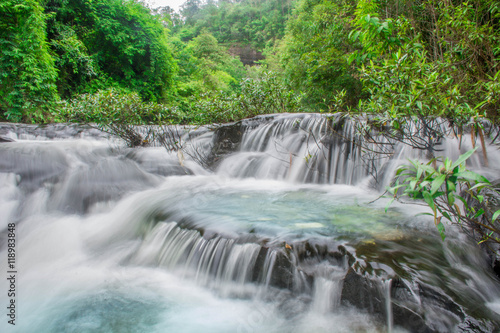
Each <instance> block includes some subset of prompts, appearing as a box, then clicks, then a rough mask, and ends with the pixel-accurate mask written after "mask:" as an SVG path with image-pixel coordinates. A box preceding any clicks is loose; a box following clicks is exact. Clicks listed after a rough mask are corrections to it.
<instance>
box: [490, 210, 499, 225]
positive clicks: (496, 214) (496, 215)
mask: <svg viewBox="0 0 500 333" xmlns="http://www.w3.org/2000/svg"><path fill="white" fill-rule="evenodd" d="M499 216H500V209H499V210H497V211H496V212H495V213H494V214H493V216H492V217H491V222H495V220H496V219H497V218H498V217H499Z"/></svg>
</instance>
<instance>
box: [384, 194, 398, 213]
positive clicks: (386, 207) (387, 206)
mask: <svg viewBox="0 0 500 333" xmlns="http://www.w3.org/2000/svg"><path fill="white" fill-rule="evenodd" d="M394 200H396V198H392V199H391V200H389V202H388V203H387V205H386V206H385V212H386V213H387V211H388V210H389V206H390V205H391V204H392V203H393V202H394Z"/></svg>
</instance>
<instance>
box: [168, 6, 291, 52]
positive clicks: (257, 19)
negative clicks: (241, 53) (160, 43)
mask: <svg viewBox="0 0 500 333" xmlns="http://www.w3.org/2000/svg"><path fill="white" fill-rule="evenodd" d="M293 2H294V1H293V0H266V1H253V0H241V1H234V2H233V1H217V2H215V1H206V2H205V3H203V4H202V2H201V1H199V0H189V1H186V3H184V5H183V6H182V8H181V14H182V16H183V18H184V23H183V24H178V25H177V26H174V27H173V29H174V31H175V32H176V33H178V34H179V35H180V36H182V37H181V38H182V39H183V40H185V41H187V40H191V39H192V38H194V37H196V36H198V35H199V34H200V33H201V32H202V31H203V30H206V31H208V32H209V33H211V34H212V35H213V36H214V37H215V38H217V40H218V41H219V42H220V43H224V44H235V43H236V44H244V45H248V44H250V45H252V46H254V47H256V48H259V49H262V48H264V46H265V44H266V42H268V41H269V40H274V39H277V38H282V37H283V35H284V32H285V25H286V20H287V18H288V16H289V15H290V12H291V9H292V5H293Z"/></svg>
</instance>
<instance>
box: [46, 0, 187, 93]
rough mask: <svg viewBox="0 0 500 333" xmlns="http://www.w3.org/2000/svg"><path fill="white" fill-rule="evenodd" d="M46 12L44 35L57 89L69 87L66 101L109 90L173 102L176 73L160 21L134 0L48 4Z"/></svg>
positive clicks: (63, 0) (53, 0)
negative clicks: (56, 72) (56, 74)
mask: <svg viewBox="0 0 500 333" xmlns="http://www.w3.org/2000/svg"><path fill="white" fill-rule="evenodd" d="M46 9H47V11H48V12H52V13H53V14H52V15H53V16H54V18H53V20H51V21H50V24H51V25H50V26H49V31H50V37H51V45H52V46H53V50H54V51H55V53H56V54H57V56H58V61H57V64H58V66H60V68H59V69H60V72H61V74H63V75H61V76H60V80H61V85H62V86H65V87H68V84H67V83H69V86H71V85H72V84H74V87H73V88H71V89H69V91H66V92H63V94H64V95H65V96H69V95H72V94H74V93H76V92H82V90H83V91H87V90H95V88H105V87H107V86H110V85H118V86H122V87H124V88H127V89H129V90H131V91H137V92H139V94H140V95H141V97H142V98H143V99H145V100H151V101H165V100H167V99H168V98H169V97H170V96H172V94H173V86H174V84H173V77H174V74H175V72H176V69H177V67H176V65H175V62H174V60H173V57H172V54H171V51H170V48H169V45H168V36H167V30H166V28H165V27H164V26H163V21H162V20H163V16H160V15H153V14H152V13H151V12H150V11H149V9H148V8H146V7H145V6H144V5H143V4H142V3H140V2H138V1H136V0H125V1H122V0H93V1H91V0H74V1H68V0H50V1H48V2H47V5H46ZM93 73H97V74H98V75H93ZM88 74H90V75H88ZM75 82H76V83H75ZM83 84H85V85H84V87H83V89H82V85H83ZM77 87H78V88H79V89H77ZM66 89H68V88H66Z"/></svg>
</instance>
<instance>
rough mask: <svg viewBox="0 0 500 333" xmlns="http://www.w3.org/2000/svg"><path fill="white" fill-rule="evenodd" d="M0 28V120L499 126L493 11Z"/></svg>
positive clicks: (287, 2)
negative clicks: (291, 119)
mask: <svg viewBox="0 0 500 333" xmlns="http://www.w3.org/2000/svg"><path fill="white" fill-rule="evenodd" d="M0 17H1V20H0V120H3V121H13V122H36V123H44V122H57V121H64V122H65V121H77V122H96V123H106V122H118V123H119V122H127V123H182V124H188V123H190V124H203V123H212V122H227V121H234V120H238V119H241V118H245V117H250V116H254V115H257V114H262V113H274V112H299V111H300V112H337V111H345V112H353V113H355V112H368V113H375V114H377V115H378V117H379V118H380V119H381V121H383V122H384V124H385V123H389V124H391V125H392V126H394V127H397V126H399V119H402V118H404V117H405V116H412V117H426V116H440V117H444V118H448V119H450V120H452V121H453V122H455V123H465V122H468V121H470V119H477V118H480V117H485V118H488V119H490V120H493V121H498V119H499V105H500V74H499V69H500V66H499V62H500V3H499V2H498V1H494V0H474V1H455V0H447V1H439V0H379V1H375V0H371V1H370V0H356V1H355V0H333V1H327V0H219V1H213V0H206V1H201V0H188V1H187V2H186V3H185V4H184V5H183V6H182V7H181V10H180V12H179V13H177V12H174V11H173V10H172V9H171V8H169V7H164V8H156V9H151V8H148V6H147V5H146V4H145V3H142V2H141V1H138V0H3V1H2V2H1V3H0ZM244 63H245V64H244Z"/></svg>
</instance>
